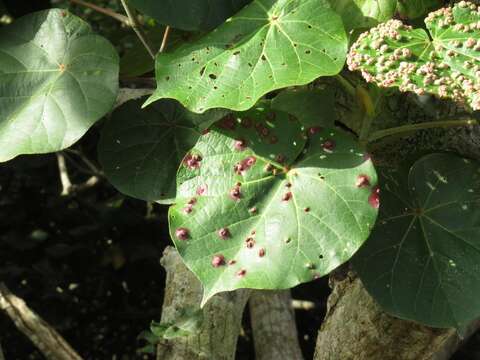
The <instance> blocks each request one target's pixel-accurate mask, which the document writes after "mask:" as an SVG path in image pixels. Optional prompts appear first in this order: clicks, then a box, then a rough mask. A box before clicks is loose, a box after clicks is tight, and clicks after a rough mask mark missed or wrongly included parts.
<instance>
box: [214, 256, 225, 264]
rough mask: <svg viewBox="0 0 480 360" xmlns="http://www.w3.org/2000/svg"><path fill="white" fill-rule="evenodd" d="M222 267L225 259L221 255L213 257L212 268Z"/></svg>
mask: <svg viewBox="0 0 480 360" xmlns="http://www.w3.org/2000/svg"><path fill="white" fill-rule="evenodd" d="M222 265H225V257H224V256H223V255H215V256H214V257H213V258H212V266H213V267H220V266H222Z"/></svg>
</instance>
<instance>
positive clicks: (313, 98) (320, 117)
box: [272, 89, 335, 127]
mask: <svg viewBox="0 0 480 360" xmlns="http://www.w3.org/2000/svg"><path fill="white" fill-rule="evenodd" d="M272 109H274V110H280V111H283V112H286V113H288V114H291V115H294V116H296V117H297V119H298V120H299V121H300V123H302V125H304V126H305V127H312V126H323V127H333V126H334V122H335V99H334V92H333V91H331V89H325V90H320V89H288V90H284V91H282V92H281V93H280V94H278V95H277V96H275V98H274V99H273V100H272Z"/></svg>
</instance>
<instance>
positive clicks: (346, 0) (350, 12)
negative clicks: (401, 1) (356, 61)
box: [329, 0, 397, 30]
mask: <svg viewBox="0 0 480 360" xmlns="http://www.w3.org/2000/svg"><path fill="white" fill-rule="evenodd" d="M329 1H330V4H331V5H332V8H333V9H334V10H335V11H336V12H337V13H339V14H340V15H341V16H342V20H343V23H344V24H345V28H346V29H347V30H353V29H358V28H369V27H372V26H375V25H377V24H378V23H379V22H383V21H387V20H390V19H391V18H392V16H393V14H394V13H395V9H396V8H397V0H329Z"/></svg>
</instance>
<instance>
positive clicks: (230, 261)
mask: <svg viewBox="0 0 480 360" xmlns="http://www.w3.org/2000/svg"><path fill="white" fill-rule="evenodd" d="M236 263H237V262H236V261H235V260H233V259H232V260H229V261H228V265H235V264H236Z"/></svg>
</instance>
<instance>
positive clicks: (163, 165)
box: [98, 99, 225, 203]
mask: <svg viewBox="0 0 480 360" xmlns="http://www.w3.org/2000/svg"><path fill="white" fill-rule="evenodd" d="M143 101H144V99H143V100H142V99H140V100H134V101H129V102H127V103H125V104H124V105H122V106H120V107H119V108H117V109H116V110H115V111H114V112H113V114H112V116H111V118H110V119H109V120H108V121H107V122H106V124H105V126H104V128H103V130H102V136H101V138H100V142H99V145H98V154H99V160H100V163H101V164H102V166H103V169H104V172H105V175H106V176H107V178H108V180H109V181H110V182H111V183H112V185H114V186H115V187H116V188H117V189H118V190H119V191H121V192H123V193H124V194H127V195H130V196H132V197H135V198H139V199H143V200H150V201H159V202H162V203H171V202H172V201H173V199H174V198H175V174H176V172H177V168H178V166H179V165H180V162H181V160H182V159H183V157H184V156H185V154H186V153H187V151H188V150H190V149H191V148H192V147H193V146H194V145H195V143H196V141H197V139H198V137H199V136H200V133H201V131H202V129H204V128H206V127H208V126H209V125H210V124H212V123H213V122H215V121H216V120H218V119H219V118H220V117H221V116H222V115H224V114H225V112H224V111H221V110H211V111H209V112H207V113H205V114H202V115H199V114H194V113H191V112H189V111H188V110H186V109H185V108H183V107H182V106H181V105H180V104H179V103H178V102H176V101H175V100H170V99H164V100H161V101H158V102H156V103H155V104H153V105H152V106H150V107H148V108H147V109H144V110H142V109H141V104H142V102H143Z"/></svg>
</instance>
